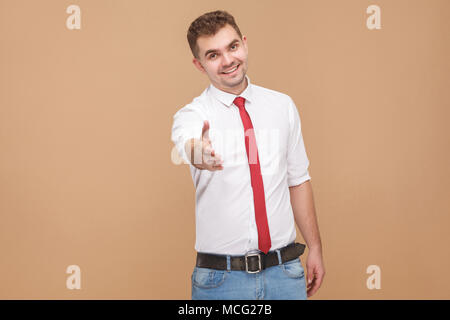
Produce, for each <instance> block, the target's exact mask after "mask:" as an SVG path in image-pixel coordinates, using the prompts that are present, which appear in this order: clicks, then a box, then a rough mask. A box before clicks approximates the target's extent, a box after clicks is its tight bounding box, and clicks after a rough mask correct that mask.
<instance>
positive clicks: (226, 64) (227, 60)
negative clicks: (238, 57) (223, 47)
mask: <svg viewBox="0 0 450 320" xmlns="http://www.w3.org/2000/svg"><path fill="white" fill-rule="evenodd" d="M222 57H223V59H222V65H223V68H222V69H223V70H225V69H228V68H230V67H232V64H233V60H234V59H233V56H232V55H231V54H229V53H225V54H223V55H222Z"/></svg>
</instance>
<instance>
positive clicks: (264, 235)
mask: <svg viewBox="0 0 450 320" xmlns="http://www.w3.org/2000/svg"><path fill="white" fill-rule="evenodd" d="M234 104H235V105H236V106H237V107H238V108H239V113H240V115H241V119H242V124H243V125H244V133H245V148H246V150H247V159H248V160H249V164H248V165H249V166H250V176H251V181H252V188H253V200H254V203H255V218H256V226H257V228H258V247H259V250H261V251H262V252H264V253H265V254H267V252H269V249H270V246H271V245H272V244H271V241H270V232H269V224H268V222H267V212H266V199H265V196H264V185H263V180H262V176H261V168H260V166H259V157H258V148H257V145H256V138H255V133H254V130H253V125H252V121H251V120H250V116H249V115H248V113H247V111H246V110H245V98H243V97H236V99H234ZM249 145H250V148H249ZM249 151H250V152H251V154H250V153H249Z"/></svg>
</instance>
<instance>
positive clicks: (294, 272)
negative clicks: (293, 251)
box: [281, 258, 305, 278]
mask: <svg viewBox="0 0 450 320" xmlns="http://www.w3.org/2000/svg"><path fill="white" fill-rule="evenodd" d="M281 269H282V270H283V273H284V274H285V275H287V276H288V277H289V278H301V277H303V276H304V275H305V271H304V269H303V266H302V263H301V261H300V259H298V258H295V259H293V260H290V261H287V262H285V263H283V264H282V265H281Z"/></svg>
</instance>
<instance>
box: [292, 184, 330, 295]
mask: <svg viewBox="0 0 450 320" xmlns="http://www.w3.org/2000/svg"><path fill="white" fill-rule="evenodd" d="M289 193H290V197H291V205H292V210H293V212H294V218H295V223H296V224H297V226H298V228H299V230H300V232H301V233H302V236H303V238H304V239H305V241H306V244H307V246H308V258H307V261H306V270H307V293H308V297H310V296H312V295H313V294H314V293H315V292H316V291H317V290H318V289H319V287H320V285H321V284H322V279H323V277H324V275H325V268H324V265H323V258H322V243H321V240H320V233H319V226H318V223H317V217H316V210H315V207H314V199H313V192H312V186H311V181H310V180H307V181H305V182H304V183H301V184H299V185H297V186H291V187H289Z"/></svg>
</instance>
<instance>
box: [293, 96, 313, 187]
mask: <svg viewBox="0 0 450 320" xmlns="http://www.w3.org/2000/svg"><path fill="white" fill-rule="evenodd" d="M308 166H309V160H308V156H307V154H306V150H305V145H304V142H303V136H302V131H301V121H300V116H299V113H298V110H297V107H296V106H295V103H294V101H293V100H292V98H290V97H289V140H288V150H287V182H288V186H289V187H293V186H296V185H299V184H302V183H303V182H305V181H307V180H310V179H311V177H310V175H309V172H308Z"/></svg>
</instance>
